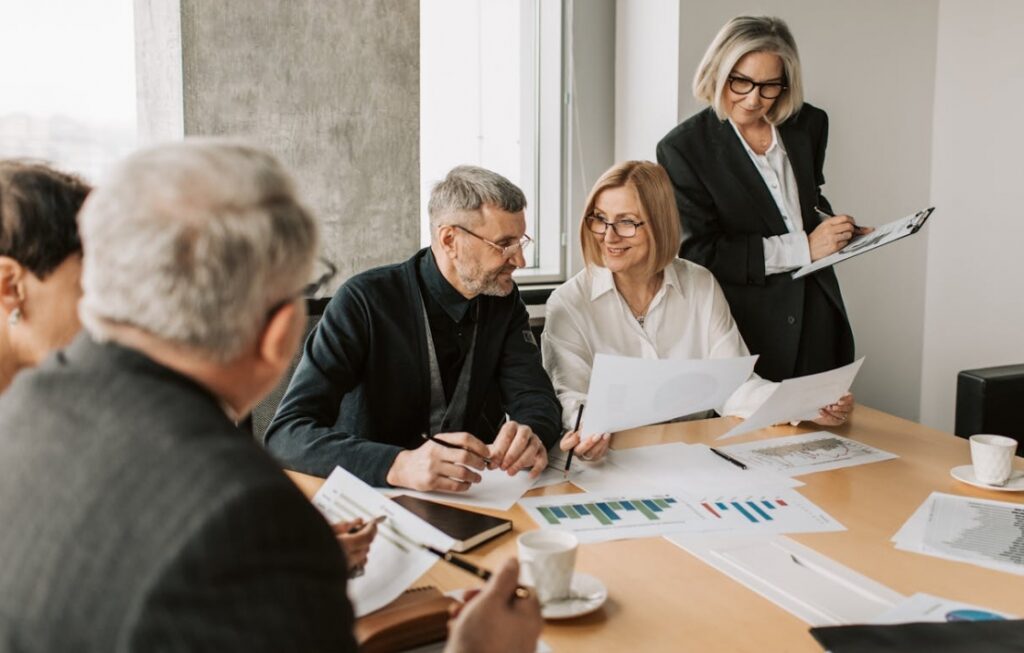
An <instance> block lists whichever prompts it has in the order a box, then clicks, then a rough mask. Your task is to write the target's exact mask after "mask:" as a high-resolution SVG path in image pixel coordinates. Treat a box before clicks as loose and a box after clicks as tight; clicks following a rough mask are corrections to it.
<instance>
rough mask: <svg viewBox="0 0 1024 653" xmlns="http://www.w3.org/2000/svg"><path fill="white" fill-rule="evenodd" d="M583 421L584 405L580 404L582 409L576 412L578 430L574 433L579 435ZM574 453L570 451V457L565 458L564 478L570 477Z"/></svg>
mask: <svg viewBox="0 0 1024 653" xmlns="http://www.w3.org/2000/svg"><path fill="white" fill-rule="evenodd" d="M582 419H583V404H580V409H579V410H577V411H576V428H574V429H573V431H576V432H577V433H578V432H579V430H580V420H582ZM580 442H583V440H582V438H581V439H580ZM572 452H573V450H572V449H569V455H568V456H566V457H565V471H564V472H562V473H563V475H564V476H568V475H569V465H571V464H572Z"/></svg>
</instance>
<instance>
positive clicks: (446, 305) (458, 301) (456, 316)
mask: <svg viewBox="0 0 1024 653" xmlns="http://www.w3.org/2000/svg"><path fill="white" fill-rule="evenodd" d="M420 278H422V279H423V285H424V287H425V288H426V289H427V292H428V293H430V296H431V297H433V298H434V301H436V302H437V303H438V304H440V306H441V308H443V309H444V312H445V313H446V314H447V315H448V317H450V318H451V319H452V321H453V322H456V323H458V322H461V321H462V320H463V318H465V317H466V314H467V312H469V309H470V307H472V306H473V305H474V304H475V303H476V301H477V300H476V298H475V297H474V298H473V299H466V298H465V297H464V296H463V295H462V293H460V292H459V291H458V290H456V289H455V288H454V287H453V286H452V284H450V283H448V280H447V279H445V278H444V275H443V274H441V270H440V269H438V267H437V261H435V260H434V252H433V250H431V249H430V248H427V254H426V256H424V257H423V258H422V259H421V260H420Z"/></svg>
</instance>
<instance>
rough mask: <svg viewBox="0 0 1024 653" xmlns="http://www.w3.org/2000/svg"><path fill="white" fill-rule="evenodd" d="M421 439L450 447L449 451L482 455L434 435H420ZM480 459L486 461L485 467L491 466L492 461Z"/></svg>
mask: <svg viewBox="0 0 1024 653" xmlns="http://www.w3.org/2000/svg"><path fill="white" fill-rule="evenodd" d="M420 437H421V438H423V439H424V440H430V441H431V442H433V443H434V444H439V445H441V446H442V447H448V448H449V449H462V450H463V451H466V452H468V453H471V454H473V455H474V456H480V454H478V453H477V452H475V451H470V450H469V449H467V448H465V447H460V446H459V445H457V444H452V443H451V442H445V441H444V440H442V439H441V438H439V437H436V436H433V435H427V434H426V433H420ZM480 457H481V458H483V461H484V464H485V465H488V466H490V464H491V459H490V458H484V457H483V456H480Z"/></svg>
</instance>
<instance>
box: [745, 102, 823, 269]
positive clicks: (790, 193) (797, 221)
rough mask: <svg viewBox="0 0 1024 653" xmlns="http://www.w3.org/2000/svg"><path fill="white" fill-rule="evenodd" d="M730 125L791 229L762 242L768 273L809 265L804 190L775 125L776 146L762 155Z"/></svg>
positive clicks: (773, 140) (772, 146)
mask: <svg viewBox="0 0 1024 653" xmlns="http://www.w3.org/2000/svg"><path fill="white" fill-rule="evenodd" d="M729 124H730V125H732V128H733V130H734V131H735V132H736V137H737V138H738V139H740V143H742V144H743V149H745V150H746V151H747V156H749V157H750V160H751V161H753V162H754V167H756V168H757V171H758V172H759V173H760V174H761V178H762V179H764V185H765V186H767V187H768V191H769V192H770V193H771V194H772V199H774V200H775V206H777V207H779V213H781V214H782V221H783V222H785V223H786V229H788V230H789V233H788V234H783V235H782V236H771V237H769V238H764V239H762V243H763V245H764V273H765V274H777V273H779V272H787V271H789V270H793V269H795V268H799V267H803V266H805V265H809V264H810V262H811V249H810V245H809V244H808V242H807V234H806V233H804V220H803V215H802V214H801V213H800V191H799V189H798V188H797V186H796V176H795V175H794V174H793V166H792V165H790V163H789V155H788V154H787V153H786V148H785V146H784V145H783V144H782V141H781V140H780V139H779V134H778V131H777V130H776V129H775V125H769V126H770V127H771V129H772V144H771V145H770V146H768V149H767V150H765V153H764V154H758V153H757V152H755V151H754V150H753V149H751V147H750V145H749V144H748V143H747V141H746V140H745V139H744V138H743V135H742V134H740V130H739V129H738V128H737V127H736V124H735V123H733V121H732V120H730V121H729Z"/></svg>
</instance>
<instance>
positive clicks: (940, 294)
mask: <svg viewBox="0 0 1024 653" xmlns="http://www.w3.org/2000/svg"><path fill="white" fill-rule="evenodd" d="M1022 26H1024V3H1021V2H1018V1H1016V0H971V1H970V2H968V1H966V0H942V2H941V4H940V9H939V23H938V57H937V60H938V65H937V75H936V85H935V117H934V125H935V129H934V140H933V152H934V163H933V168H932V189H933V193H932V197H933V200H934V203H935V205H936V207H938V208H937V209H936V212H935V216H934V217H933V218H932V220H931V221H930V222H931V224H930V225H929V227H928V229H930V231H931V233H930V234H929V250H928V290H927V300H926V306H925V309H926V310H925V329H924V361H923V383H922V393H921V420H922V421H923V422H924V423H925V424H927V425H929V426H934V427H936V428H941V429H944V430H948V431H951V430H952V429H953V415H954V395H955V389H956V373H957V372H958V371H959V370H962V369H969V368H974V367H986V366H990V365H1005V364H1011V363H1022V362H1024V335H1022V334H1024V258H1022V255H1021V244H1022V243H1024V211H1022V210H1021V208H1020V207H1021V203H1022V202H1021V189H1022V187H1024V165H1022V163H1021V154H1022V153H1024V135H1022V132H1021V129H1020V124H1019V121H1020V115H1021V107H1022V106H1024V70H1022V68H1021V63H1022V61H1024V45H1022V43H1021V34H1020V30H1021V27H1022Z"/></svg>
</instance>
